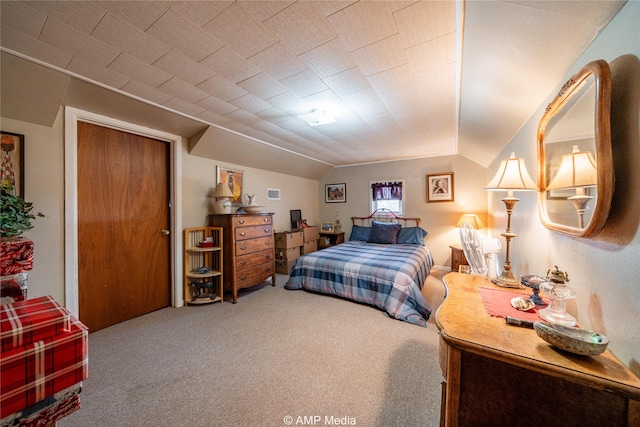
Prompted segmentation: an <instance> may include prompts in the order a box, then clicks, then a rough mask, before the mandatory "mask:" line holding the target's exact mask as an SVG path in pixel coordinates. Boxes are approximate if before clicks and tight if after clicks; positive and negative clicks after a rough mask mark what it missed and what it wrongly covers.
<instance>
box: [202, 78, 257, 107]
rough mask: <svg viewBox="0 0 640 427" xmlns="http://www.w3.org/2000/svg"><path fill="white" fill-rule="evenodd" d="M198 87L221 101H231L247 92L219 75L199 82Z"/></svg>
mask: <svg viewBox="0 0 640 427" xmlns="http://www.w3.org/2000/svg"><path fill="white" fill-rule="evenodd" d="M198 87H199V88H200V89H202V90H204V91H206V92H208V93H210V94H211V95H213V96H216V97H218V98H220V99H221V100H223V101H231V100H232V99H236V98H240V97H241V96H242V95H245V94H246V93H247V91H246V90H244V89H242V88H241V87H240V86H238V85H235V84H233V83H231V82H230V81H229V80H227V79H225V78H223V77H220V76H214V77H212V78H210V79H209V80H207V81H206V82H203V83H200V84H199V85H198Z"/></svg>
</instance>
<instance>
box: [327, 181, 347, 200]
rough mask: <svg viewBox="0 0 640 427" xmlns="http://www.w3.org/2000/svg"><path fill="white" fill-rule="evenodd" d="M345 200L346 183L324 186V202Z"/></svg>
mask: <svg viewBox="0 0 640 427" xmlns="http://www.w3.org/2000/svg"><path fill="white" fill-rule="evenodd" d="M346 201H347V184H326V185H325V186H324V202H325V203H345V202H346Z"/></svg>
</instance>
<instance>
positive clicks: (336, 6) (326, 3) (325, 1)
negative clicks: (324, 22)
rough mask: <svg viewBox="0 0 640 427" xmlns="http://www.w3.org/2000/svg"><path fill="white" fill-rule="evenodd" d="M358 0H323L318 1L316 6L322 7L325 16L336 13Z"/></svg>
mask: <svg viewBox="0 0 640 427" xmlns="http://www.w3.org/2000/svg"><path fill="white" fill-rule="evenodd" d="M356 1H357V0H352V1H346V0H335V1H333V0H321V1H316V7H317V8H318V9H320V11H321V12H322V14H323V15H324V16H330V15H333V14H334V13H336V12H338V11H340V10H342V9H344V8H346V7H348V6H350V5H352V4H353V3H355V2H356Z"/></svg>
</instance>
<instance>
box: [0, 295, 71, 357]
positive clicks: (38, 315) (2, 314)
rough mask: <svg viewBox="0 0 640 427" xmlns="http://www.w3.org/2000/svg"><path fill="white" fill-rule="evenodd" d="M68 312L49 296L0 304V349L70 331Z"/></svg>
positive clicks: (9, 348)
mask: <svg viewBox="0 0 640 427" xmlns="http://www.w3.org/2000/svg"><path fill="white" fill-rule="evenodd" d="M70 319H71V314H70V313H69V311H68V310H67V309H66V308H64V307H62V306H61V305H60V304H58V302H57V301H56V300H54V299H53V297H51V296H44V297H39V298H33V299H29V300H25V301H18V302H14V303H12V304H6V305H1V306H0V351H2V352H5V351H9V350H12V349H14V348H18V347H22V346H25V345H27V344H31V343H34V342H36V341H39V340H42V339H45V338H51V337H54V336H56V335H60V334H62V333H65V332H69V328H70V327H71V326H70Z"/></svg>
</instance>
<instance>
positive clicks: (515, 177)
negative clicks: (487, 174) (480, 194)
mask: <svg viewBox="0 0 640 427" xmlns="http://www.w3.org/2000/svg"><path fill="white" fill-rule="evenodd" d="M484 189H485V190H487V191H501V190H502V191H503V190H537V189H538V186H537V185H536V184H535V183H534V182H533V180H532V179H531V177H530V176H529V173H528V172H527V167H526V166H525V164H524V160H523V159H520V158H516V155H515V153H511V157H509V158H508V159H507V160H503V161H502V163H500V167H499V168H498V172H496V174H495V176H494V177H493V179H492V180H491V181H489V184H487V186H486V187H485V188H484Z"/></svg>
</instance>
